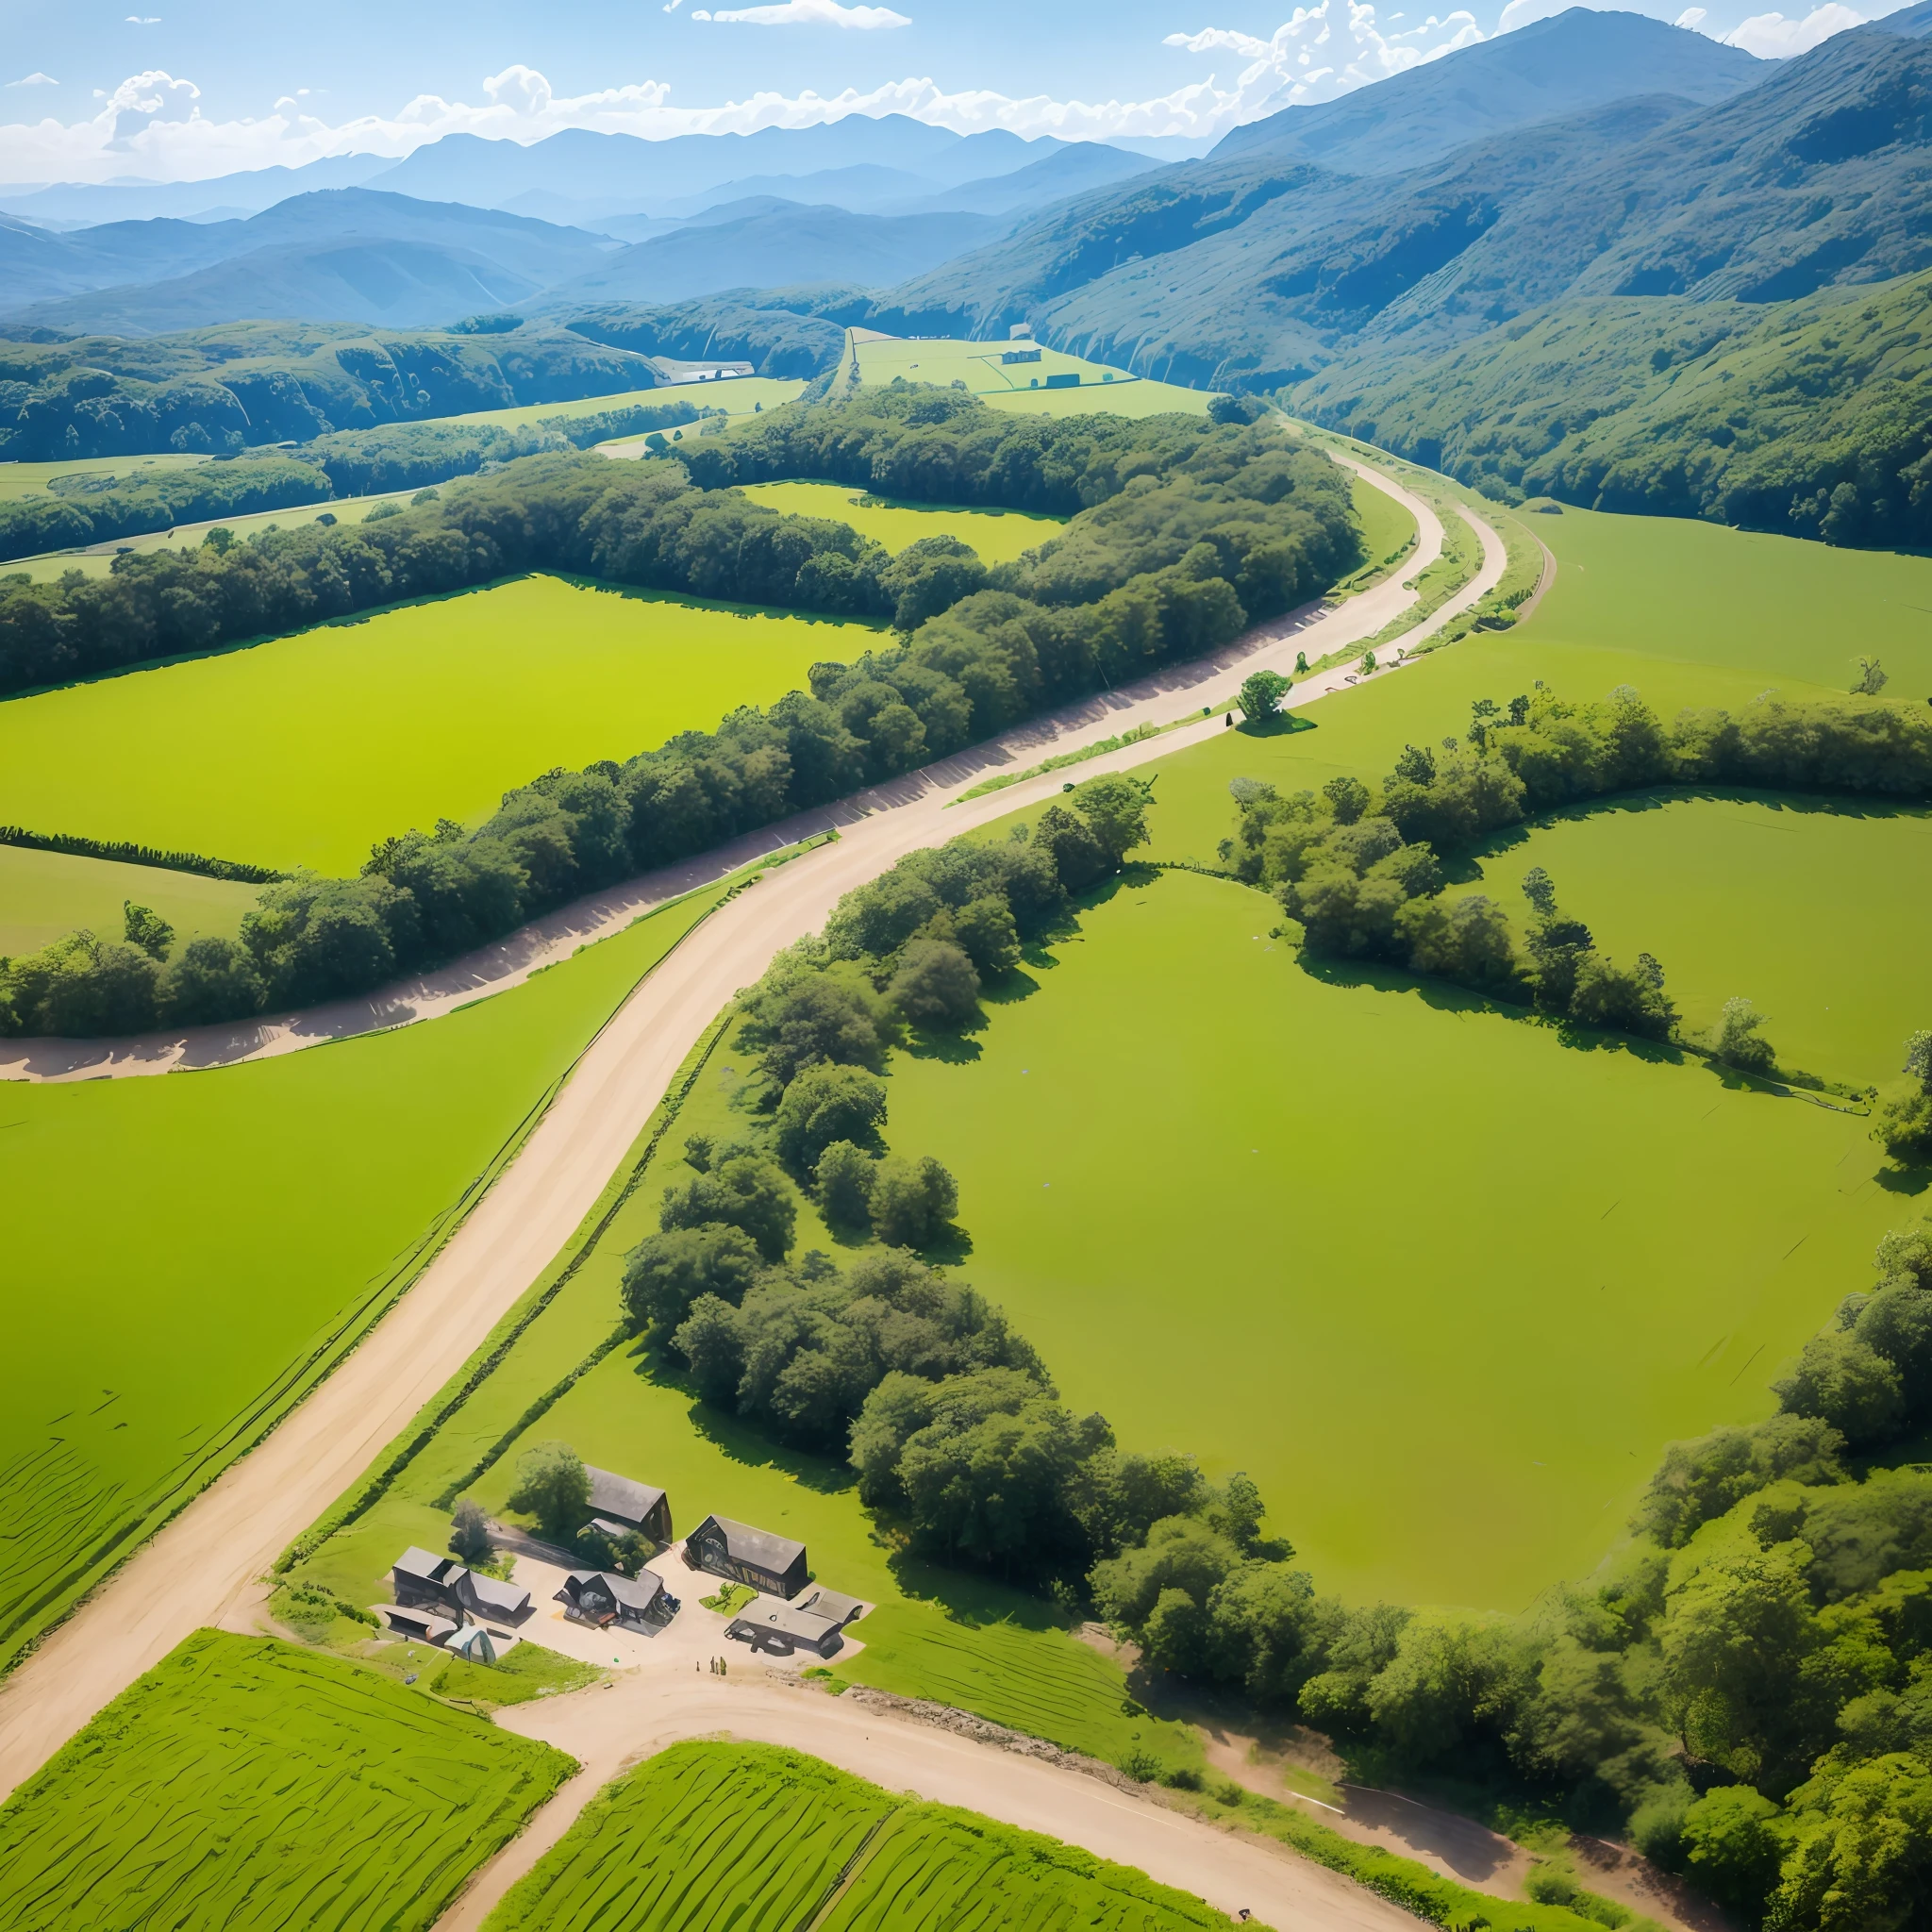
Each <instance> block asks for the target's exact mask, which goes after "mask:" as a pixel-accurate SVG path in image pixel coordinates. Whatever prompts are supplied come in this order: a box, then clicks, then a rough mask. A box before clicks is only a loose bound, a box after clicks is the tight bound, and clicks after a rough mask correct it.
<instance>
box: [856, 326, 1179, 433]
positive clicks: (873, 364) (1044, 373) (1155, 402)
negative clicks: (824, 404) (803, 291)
mask: <svg viewBox="0 0 1932 1932" xmlns="http://www.w3.org/2000/svg"><path fill="white" fill-rule="evenodd" d="M1015 349H1021V350H1031V349H1038V350H1039V352H1040V360H1039V361H1037V362H1002V361H1001V359H1000V358H1001V357H1002V356H1003V355H1005V354H1007V353H1008V352H1009V351H1011V350H1015ZM854 353H856V355H857V356H858V373H859V378H860V380H861V381H864V382H869V383H889V382H891V381H894V380H895V379H896V378H898V377H900V376H903V377H905V379H906V380H907V381H908V382H932V383H938V384H941V386H943V385H946V384H949V383H953V382H963V383H964V384H965V385H966V387H967V389H968V390H970V391H972V393H973V394H974V395H976V396H978V397H980V398H981V399H982V400H983V401H985V402H989V403H991V404H993V405H994V406H995V407H996V408H1011V409H1019V410H1022V411H1025V412H1039V413H1041V414H1045V415H1072V414H1081V415H1086V414H1091V413H1094V412H1097V411H1101V410H1107V411H1110V412H1112V413H1113V414H1115V415H1120V416H1158V415H1160V414H1162V413H1163V412H1165V411H1167V410H1170V409H1179V410H1182V411H1184V412H1185V413H1187V414H1188V415H1191V416H1199V415H1204V414H1205V413H1206V412H1207V408H1208V402H1209V400H1210V398H1211V394H1212V392H1211V391H1207V390H1198V389H1182V388H1180V387H1179V386H1178V385H1177V384H1174V383H1171V382H1156V381H1153V380H1151V379H1150V378H1148V377H1146V376H1141V375H1129V374H1128V372H1127V371H1126V370H1124V369H1115V368H1111V367H1109V366H1108V364H1106V363H1104V362H1090V361H1088V360H1087V359H1086V358H1085V357H1082V356H1070V355H1068V354H1067V353H1066V352H1065V351H1064V350H1061V349H1050V348H1048V347H1047V346H1046V344H1045V343H1044V342H1027V341H1020V342H1008V341H985V342H975V341H959V340H958V339H954V338H944V337H914V338H910V339H901V338H899V337H885V338H882V339H880V340H878V341H862V342H860V343H858V345H857V348H856V350H855V352H854ZM1051 375H1072V376H1077V377H1078V378H1079V380H1078V382H1077V383H1076V384H1069V385H1066V386H1065V387H1062V388H1059V389H1048V388H1047V386H1046V383H1047V378H1048V377H1049V376H1051Z"/></svg>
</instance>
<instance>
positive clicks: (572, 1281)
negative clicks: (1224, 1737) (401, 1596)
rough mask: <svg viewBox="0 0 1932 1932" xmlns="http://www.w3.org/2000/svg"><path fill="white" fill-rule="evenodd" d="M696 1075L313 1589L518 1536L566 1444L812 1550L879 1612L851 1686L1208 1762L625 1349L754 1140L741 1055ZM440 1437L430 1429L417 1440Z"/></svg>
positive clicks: (807, 1220) (829, 1478)
mask: <svg viewBox="0 0 1932 1932" xmlns="http://www.w3.org/2000/svg"><path fill="white" fill-rule="evenodd" d="M693 1071H694V1073H695V1079H694V1082H693V1085H692V1088H691V1093H690V1096H689V1098H688V1099H687V1100H686V1101H685V1102H684V1104H683V1106H682V1108H680V1109H678V1110H677V1112H676V1115H675V1119H674V1120H672V1122H671V1124H670V1125H669V1127H668V1129H667V1130H666V1131H664V1132H663V1134H662V1136H661V1140H660V1141H659V1144H658V1147H657V1150H656V1152H655V1154H653V1155H652V1157H651V1158H650V1160H649V1162H648V1164H647V1165H646V1166H645V1167H644V1168H643V1170H642V1172H641V1174H640V1175H638V1176H637V1177H636V1178H635V1180H633V1174H634V1163H633V1162H627V1163H626V1164H625V1168H624V1169H623V1170H621V1172H620V1175H619V1177H618V1179H617V1180H615V1181H614V1182H613V1184H612V1187H611V1188H610V1189H609V1190H608V1191H607V1196H606V1208H604V1209H603V1210H601V1211H600V1212H599V1213H596V1214H593V1215H592V1216H591V1222H592V1223H593V1224H602V1231H601V1233H598V1234H595V1235H594V1236H593V1238H592V1239H591V1241H590V1242H589V1244H588V1245H587V1246H586V1247H585V1248H583V1249H578V1248H576V1247H575V1246H574V1247H573V1248H572V1249H570V1250H567V1251H566V1253H565V1254H564V1255H563V1256H560V1257H558V1261H557V1262H556V1263H555V1264H553V1266H552V1268H551V1270H550V1271H549V1273H548V1274H547V1275H546V1276H545V1277H544V1280H543V1281H542V1282H541V1283H540V1284H539V1285H538V1286H537V1287H536V1288H535V1289H533V1291H532V1295H531V1297H530V1298H529V1301H528V1306H527V1308H526V1311H525V1313H524V1314H522V1315H519V1314H518V1313H516V1312H514V1311H513V1312H512V1314H511V1315H510V1316H508V1317H506V1319H505V1322H504V1324H502V1325H501V1326H500V1327H499V1329H498V1330H497V1333H496V1335H495V1336H494V1337H492V1339H491V1341H490V1342H489V1343H487V1344H486V1345H485V1347H484V1348H483V1349H482V1350H480V1351H479V1357H482V1356H491V1357H498V1358H497V1359H496V1360H495V1363H494V1366H493V1367H492V1368H491V1373H490V1374H489V1375H488V1376H487V1378H485V1379H484V1380H483V1381H482V1382H481V1384H480V1386H479V1387H478V1388H477V1389H476V1390H475V1391H474V1392H473V1393H471V1394H470V1395H469V1396H468V1397H467V1399H465V1400H464V1401H462V1402H461V1404H460V1405H459V1406H457V1407H454V1408H453V1410H452V1411H451V1412H449V1413H447V1414H445V1415H443V1416H442V1417H441V1420H440V1422H439V1423H438V1424H437V1425H436V1426H435V1427H434V1428H433V1430H431V1431H430V1432H429V1434H428V1437H427V1440H426V1441H422V1442H421V1443H420V1445H419V1446H417V1447H416V1449H415V1451H414V1453H413V1454H412V1455H411V1457H409V1459H408V1461H407V1462H406V1463H405V1464H404V1465H403V1466H402V1467H401V1469H400V1470H399V1471H398V1472H397V1474H396V1475H395V1477H394V1479H393V1480H391V1481H390V1482H388V1483H387V1485H386V1487H384V1488H383V1489H382V1491H381V1493H380V1494H379V1495H378V1496H376V1497H375V1499H374V1500H373V1501H372V1502H371V1503H370V1504H369V1506H368V1507H366V1509H363V1510H362V1511H360V1512H359V1513H356V1514H354V1515H352V1516H351V1517H350V1518H349V1520H347V1521H346V1522H345V1523H344V1524H342V1526H341V1527H340V1528H338V1529H336V1530H335V1532H334V1534H332V1535H330V1536H328V1537H327V1539H326V1540H325V1541H321V1542H320V1544H319V1546H318V1547H315V1548H314V1549H313V1550H312V1553H311V1554H309V1555H308V1557H306V1559H305V1560H304V1561H303V1562H301V1563H300V1564H299V1565H298V1566H297V1568H296V1569H295V1571H294V1572H293V1574H294V1576H295V1577H296V1578H297V1579H298V1580H304V1581H308V1582H312V1583H315V1584H319V1585H321V1586H322V1587H323V1588H325V1589H326V1590H329V1591H333V1592H334V1593H336V1594H337V1595H339V1596H341V1597H343V1598H345V1599H346V1600H347V1601H349V1602H351V1603H360V1602H363V1601H365V1600H373V1599H372V1596H371V1593H372V1591H375V1590H376V1589H378V1588H379V1587H380V1582H381V1579H382V1576H383V1573H384V1572H385V1571H386V1570H387V1568H388V1566H389V1564H390V1563H391V1561H392V1560H393V1558H394V1557H395V1554H396V1552H397V1551H398V1550H399V1549H401V1548H403V1547H404V1546H405V1545H407V1544H408V1543H410V1542H415V1543H418V1544H421V1545H422V1546H423V1547H424V1548H426V1549H441V1547H442V1546H443V1545H444V1543H445V1542H446V1541H448V1537H449V1522H450V1508H451V1506H452V1504H453V1503H454V1501H455V1499H456V1497H457V1496H458V1495H475V1497H477V1498H478V1499H479V1500H480V1501H481V1502H482V1503H483V1504H484V1506H485V1507H486V1508H488V1509H489V1510H490V1511H491V1513H492V1514H493V1515H495V1516H497V1517H499V1518H506V1517H508V1518H509V1519H510V1520H512V1521H513V1520H515V1519H514V1517H512V1516H510V1512H509V1511H508V1496H509V1492H510V1490H511V1487H512V1483H513V1478H514V1471H515V1467H516V1461H517V1457H519V1456H520V1455H521V1454H522V1453H523V1451H524V1450H525V1448H527V1447H529V1446H530V1444H532V1443H533V1442H540V1441H552V1440H559V1441H567V1442H569V1443H570V1444H571V1445H572V1446H573V1447H574V1448H575V1450H576V1451H577V1452H578V1454H579V1455H581V1456H582V1457H584V1459H585V1460H586V1461H588V1462H591V1463H593V1464H595V1465H596V1466H597V1467H599V1468H602V1469H614V1470H618V1471H622V1472H624V1473H625V1474H631V1475H634V1476H636V1477H638V1478H639V1479H640V1480H642V1481H646V1482H650V1483H653V1484H655V1485H657V1486H658V1487H659V1488H662V1489H663V1490H664V1491H666V1492H667V1493H668V1494H669V1496H670V1498H671V1506H672V1510H673V1520H674V1524H675V1527H676V1528H677V1529H678V1531H679V1532H680V1533H682V1532H683V1531H684V1530H688V1529H690V1528H691V1527H692V1526H693V1525H694V1524H697V1523H698V1522H699V1521H701V1520H702V1519H703V1517H704V1516H706V1515H707V1514H708V1513H711V1512H713V1511H715V1512H717V1513H720V1514H723V1515H725V1516H730V1517H733V1518H735V1519H736V1520H738V1521H740V1522H745V1523H756V1524H760V1525H762V1526H764V1527H766V1528H769V1529H773V1530H775V1531H777V1532H778V1533H779V1534H781V1535H786V1536H793V1537H797V1538H798V1539H800V1540H801V1541H804V1542H805V1543H806V1544H807V1546H808V1549H809V1550H810V1553H811V1562H812V1567H813V1569H814V1570H815V1572H816V1573H817V1574H818V1575H819V1577H820V1579H821V1580H822V1581H824V1583H825V1584H826V1585H828V1586H829V1587H830V1588H832V1589H835V1590H841V1591H848V1592H849V1593H851V1594H853V1595H856V1596H860V1597H863V1598H864V1599H865V1600H866V1601H867V1602H869V1603H872V1604H874V1605H875V1606H876V1607H875V1608H874V1609H873V1610H872V1611H871V1612H870V1613H869V1614H868V1615H867V1617H866V1619H865V1622H864V1624H863V1626H862V1628H861V1629H860V1631H859V1632H858V1635H860V1636H861V1637H862V1638H863V1640H864V1642H865V1649H864V1650H863V1651H862V1652H860V1653H858V1655H857V1656H855V1657H851V1658H849V1659H847V1660H846V1661H845V1662H843V1663H841V1665H840V1666H839V1674H840V1675H841V1676H843V1677H848V1678H850V1679H852V1680H853V1681H855V1682H860V1683H867V1684H875V1685H877V1686H878V1687H879V1688H880V1689H882V1690H887V1691H897V1692H899V1693H901V1694H902V1695H905V1696H908V1697H928V1698H935V1699H938V1700H940V1701H941V1702H944V1703H948V1704H954V1705H958V1706H959V1707H961V1708H963V1709H967V1710H973V1711H977V1712H978V1713H979V1714H980V1715H982V1716H984V1717H988V1718H991V1719H992V1720H993V1721H994V1722H995V1723H998V1724H1010V1725H1012V1726H1013V1727H1014V1728H1016V1729H1018V1730H1023V1731H1027V1732H1030V1733H1032V1734H1033V1735H1034V1736H1036V1737H1044V1738H1049V1739H1051V1740H1053V1741H1054V1742H1056V1743H1058V1744H1061V1745H1063V1746H1065V1747H1066V1748H1068V1749H1072V1750H1079V1751H1085V1752H1089V1753H1091V1755H1093V1756H1094V1757H1102V1758H1106V1759H1108V1761H1110V1762H1113V1761H1118V1759H1119V1758H1120V1757H1122V1756H1123V1755H1124V1753H1126V1752H1128V1751H1130V1750H1133V1749H1134V1748H1136V1747H1137V1746H1138V1747H1140V1748H1142V1749H1145V1750H1147V1751H1149V1752H1151V1753H1152V1754H1153V1755H1155V1756H1156V1757H1158V1758H1159V1759H1160V1760H1161V1761H1162V1762H1163V1763H1172V1764H1182V1763H1186V1764H1198V1762H1199V1760H1200V1753H1201V1747H1200V1743H1199V1740H1197V1739H1196V1738H1195V1737H1194V1735H1193V1733H1192V1732H1191V1731H1189V1730H1188V1729H1186V1728H1185V1727H1184V1726H1182V1725H1179V1724H1167V1723H1162V1722H1159V1721H1158V1720H1156V1719H1153V1718H1150V1717H1147V1716H1146V1715H1144V1714H1143V1713H1141V1712H1140V1710H1139V1707H1129V1706H1128V1705H1127V1704H1126V1703H1125V1702H1124V1699H1125V1683H1124V1677H1123V1674H1122V1672H1121V1668H1120V1666H1119V1665H1118V1664H1117V1663H1115V1662H1114V1661H1113V1660H1112V1659H1110V1658H1108V1657H1103V1656H1102V1655H1101V1654H1100V1653H1099V1652H1098V1651H1096V1650H1094V1649H1092V1648H1091V1647H1090V1646H1089V1645H1087V1644H1085V1643H1082V1642H1080V1641H1077V1640H1076V1639H1075V1638H1074V1637H1073V1636H1072V1635H1070V1634H1069V1632H1068V1630H1067V1627H1066V1623H1065V1620H1064V1619H1063V1618H1062V1617H1060V1616H1059V1615H1058V1612H1056V1611H1054V1610H1053V1609H1051V1608H1050V1607H1048V1606H1047V1605H1046V1604H1044V1603H1042V1602H1041V1600H1040V1599H1039V1598H1038V1597H1035V1596H1030V1595H1028V1594H1026V1593H1025V1592H1024V1591H1018V1590H1011V1589H1008V1588H1006V1587H1005V1586H1004V1585H1002V1584H1000V1583H997V1582H994V1581H992V1580H991V1579H988V1578H985V1577H980V1576H974V1575H972V1574H965V1573H962V1572H959V1571H956V1570H947V1569H943V1568H941V1567H938V1566H935V1565H933V1564H929V1563H924V1562H920V1561H917V1560H915V1559H912V1558H909V1557H905V1556H904V1555H902V1554H899V1553H897V1552H895V1551H894V1549H893V1548H892V1547H891V1544H890V1542H889V1541H887V1540H885V1539H884V1538H883V1537H882V1536H881V1534H880V1532H879V1531H878V1529H877V1528H876V1527H875V1526H874V1523H873V1521H872V1519H871V1517H870V1516H869V1515H868V1513H867V1512H866V1510H865V1509H864V1508H862V1507H860V1504H859V1501H858V1491H857V1488H856V1487H855V1483H854V1478H853V1474H852V1472H851V1471H850V1470H848V1469H844V1468H842V1467H840V1466H839V1465H837V1464H835V1463H833V1462H831V1461H829V1460H827V1459H825V1458H823V1457H814V1456H809V1455H805V1454H800V1453H797V1452H793V1451H791V1450H787V1449H783V1448H779V1447H777V1446H775V1445H774V1443H773V1442H772V1441H770V1439H769V1438H767V1437H765V1436H763V1435H761V1434H760V1433H759V1432H758V1430H757V1429H755V1428H753V1427H751V1426H749V1425H747V1424H743V1423H741V1422H740V1421H738V1420H737V1419H736V1418H735V1417H732V1416H730V1415H727V1414H724V1413H723V1412H721V1411H719V1410H716V1409H713V1408H710V1407H708V1406H707V1405H705V1404H703V1403H701V1402H699V1401H697V1400H696V1399H695V1398H694V1396H692V1395H691V1393H690V1392H689V1391H687V1390H685V1389H684V1388H682V1387H680V1386H679V1385H678V1384H677V1382H676V1381H675V1379H673V1378H671V1377H668V1376H666V1375H664V1374H661V1373H658V1372H656V1371H654V1369H653V1367H652V1365H651V1363H650V1362H649V1361H648V1360H646V1359H645V1358H643V1357H641V1356H640V1355H639V1354H638V1353H637V1352H636V1349H635V1345H634V1344H632V1343H631V1342H629V1341H625V1340H624V1339H623V1337H622V1334H621V1329H622V1324H623V1311H622V1308H621V1307H620V1304H619V1300H618V1287H619V1283H620V1281H621V1279H622V1275H623V1272H624V1257H625V1254H626V1253H627V1252H628V1251H629V1250H630V1249H631V1248H632V1247H633V1246H634V1245H635V1244H636V1243H637V1242H638V1241H641V1240H642V1239H643V1238H644V1237H645V1236H646V1235H648V1234H652V1233H655V1232H656V1231H657V1226H658V1204H659V1202H660V1201H661V1200H662V1198H663V1191H664V1189H665V1187H666V1186H667V1185H669V1184H671V1183H672V1182H674V1181H675V1180H677V1179H679V1178H680V1177H688V1176H689V1174H690V1172H691V1170H690V1169H689V1168H688V1167H686V1166H685V1164H684V1158H683V1153H682V1149H683V1144H684V1141H685V1139H686V1138H687V1137H688V1136H690V1135H691V1134H698V1133H702V1134H708V1135H710V1136H712V1137H714V1138H716V1139H719V1140H727V1139H730V1138H733V1137H734V1136H735V1135H736V1134H738V1133H741V1132H742V1130H743V1124H744V1119H745V1115H744V1112H743V1108H744V1105H745V1103H746V1101H747V1100H748V1098H749V1097H750V1094H751V1092H752V1091H753V1087H752V1083H751V1082H749V1081H748V1080H747V1078H746V1074H747V1073H748V1071H749V1069H748V1066H747V1063H746V1060H745V1058H744V1056H743V1054H742V1053H741V1052H740V1051H739V1050H738V1049H737V1048H736V1047H735V1046H734V1045H733V1044H732V1041H731V1039H730V1037H729V1036H728V1035H727V1036H726V1037H725V1038H724V1040H723V1041H721V1042H720V1043H719V1044H718V1045H717V1046H716V1047H715V1048H713V1049H712V1050H711V1051H710V1053H709V1054H708V1057H707V1058H705V1059H704V1060H703V1063H702V1066H701V1068H695V1069H694V1070H693ZM660 1118H661V1116H660ZM649 1131H650V1130H647V1134H646V1136H645V1137H641V1144H640V1147H639V1149H638V1150H637V1153H638V1157H639V1158H641V1156H642V1154H643V1152H644V1146H643V1144H642V1143H643V1141H647V1140H648V1138H649ZM607 1213H608V1217H609V1218H608V1223H606V1222H604V1215H605V1214H607ZM797 1245H798V1248H799V1249H800V1250H801V1251H802V1250H805V1249H808V1248H811V1247H815V1246H816V1247H819V1248H822V1249H825V1250H828V1251H832V1250H835V1249H836V1246H837V1244H836V1243H835V1241H834V1240H833V1238H832V1236H831V1235H830V1234H828V1233H827V1232H826V1231H825V1228H824V1223H823V1222H822V1221H821V1220H820V1219H819V1217H818V1214H817V1212H816V1211H815V1209H814V1208H812V1205H811V1203H810V1202H809V1201H805V1200H801V1201H800V1203H799V1217H798V1231H797ZM539 1308H541V1311H538V1310H539ZM532 1314H534V1319H531V1318H530V1316H531V1315H532ZM506 1344H508V1345H506ZM422 1429H423V1424H421V1423H419V1424H412V1425H411V1428H410V1430H409V1431H408V1440H409V1441H412V1442H414V1441H416V1440H417V1438H418V1437H419V1434H420V1432H421V1431H422Z"/></svg>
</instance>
